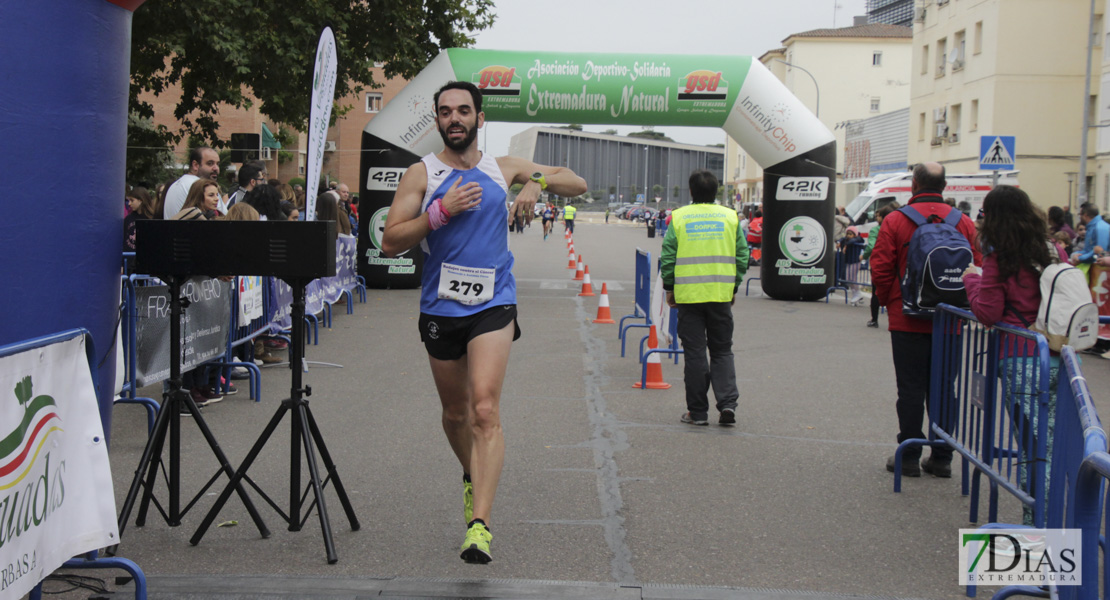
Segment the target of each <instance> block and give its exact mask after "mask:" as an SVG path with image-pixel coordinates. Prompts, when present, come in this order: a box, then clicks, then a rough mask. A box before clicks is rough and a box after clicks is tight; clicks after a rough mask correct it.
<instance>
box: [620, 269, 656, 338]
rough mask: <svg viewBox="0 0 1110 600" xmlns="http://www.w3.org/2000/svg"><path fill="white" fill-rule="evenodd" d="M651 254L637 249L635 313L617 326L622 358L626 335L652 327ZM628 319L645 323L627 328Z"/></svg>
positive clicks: (622, 318) (627, 316)
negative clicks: (631, 330) (640, 328)
mask: <svg viewBox="0 0 1110 600" xmlns="http://www.w3.org/2000/svg"><path fill="white" fill-rule="evenodd" d="M650 307H651V253H650V252H648V251H646V250H641V249H639V248H636V282H635V296H634V305H633V312H632V314H630V315H625V316H623V317H621V320H620V322H619V323H618V324H617V328H618V333H617V336H618V337H620V340H621V357H622V358H623V357H624V344H625V340H626V336H625V333H626V332H627V331H628V330H629V329H632V328H634V327H644V328H648V327H651V315H650V314H648V313H649V310H650ZM626 319H643V320H644V322H643V323H629V324H628V326H625V324H624V321H625V320H626Z"/></svg>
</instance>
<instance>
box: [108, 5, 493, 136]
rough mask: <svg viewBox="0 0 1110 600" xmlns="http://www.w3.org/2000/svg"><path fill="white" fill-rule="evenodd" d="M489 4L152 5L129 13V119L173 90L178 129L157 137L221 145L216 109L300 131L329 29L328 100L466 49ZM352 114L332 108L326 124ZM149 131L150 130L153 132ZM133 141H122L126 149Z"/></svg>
mask: <svg viewBox="0 0 1110 600" xmlns="http://www.w3.org/2000/svg"><path fill="white" fill-rule="evenodd" d="M492 10H493V0H423V1H422V2H412V1H410V0H364V1H360V2H352V1H351V0H267V1H266V2H258V1H257V0H190V1H188V2H176V1H170V0H156V1H151V2H146V3H144V4H143V5H142V6H141V7H139V8H138V9H137V10H136V11H135V14H134V20H133V25H132V38H131V89H130V98H129V100H130V111H131V113H132V114H134V115H135V117H136V118H137V119H150V118H152V117H153V116H154V109H153V107H152V106H151V105H150V103H148V102H142V101H140V100H139V94H140V93H141V92H144V91H149V92H153V93H155V94H159V93H162V92H165V91H167V90H169V89H170V88H171V86H174V85H180V86H181V90H182V95H181V100H180V101H179V102H178V104H177V107H176V108H175V110H174V117H175V118H176V119H177V120H178V121H179V122H181V125H182V128H181V131H176V132H171V131H163V132H162V133H163V134H164V141H165V142H166V143H169V142H171V141H173V142H176V141H180V140H181V139H182V136H188V135H195V136H198V137H200V138H202V139H204V140H206V142H207V143H209V144H211V145H213V146H217V147H218V146H222V145H223V141H222V140H220V139H219V137H218V135H217V133H216V129H217V126H218V119H219V110H220V108H222V107H224V106H227V105H230V106H233V107H236V108H244V107H249V106H250V100H249V99H248V95H253V97H254V98H257V99H258V101H259V103H260V105H259V107H258V108H259V110H260V111H261V112H262V114H264V115H266V116H267V117H268V118H269V119H272V120H273V121H274V122H276V123H287V124H289V125H292V126H293V127H296V128H298V129H301V130H303V129H304V128H305V126H306V124H307V122H308V116H309V102H310V97H309V94H308V92H307V90H308V89H309V86H310V82H311V78H312V69H313V66H314V60H315V55H316V45H317V41H318V39H319V36H320V31H321V30H322V29H323V28H324V27H325V26H326V25H330V26H331V28H332V30H333V31H334V32H335V37H336V44H337V47H338V74H337V75H338V76H337V80H336V89H335V94H336V97H337V98H339V97H343V96H345V95H347V94H350V93H359V92H361V91H362V90H363V89H366V88H367V87H377V86H378V85H380V82H377V81H375V80H374V77H373V75H372V74H371V71H370V69H371V68H372V67H373V66H374V62H375V61H378V62H381V63H383V64H384V71H385V73H384V74H385V76H386V77H393V76H401V77H412V76H414V75H416V74H417V73H419V72H420V70H421V69H422V68H424V66H425V65H426V64H427V63H428V61H430V60H431V59H432V58H434V57H435V56H436V55H437V54H438V53H439V51H440V50H441V49H444V48H454V47H465V46H469V45H470V44H472V43H473V42H474V38H473V37H472V34H473V33H474V32H476V31H480V30H482V29H485V28H487V27H489V26H490V25H492V24H493V20H494V14H493V12H492ZM349 109H350V107H349V106H346V107H336V109H335V110H333V111H332V123H333V124H334V122H335V119H336V117H337V116H341V115H342V114H344V113H345V112H346V111H347V110H349ZM155 131H157V130H155ZM130 142H131V140H129V143H130Z"/></svg>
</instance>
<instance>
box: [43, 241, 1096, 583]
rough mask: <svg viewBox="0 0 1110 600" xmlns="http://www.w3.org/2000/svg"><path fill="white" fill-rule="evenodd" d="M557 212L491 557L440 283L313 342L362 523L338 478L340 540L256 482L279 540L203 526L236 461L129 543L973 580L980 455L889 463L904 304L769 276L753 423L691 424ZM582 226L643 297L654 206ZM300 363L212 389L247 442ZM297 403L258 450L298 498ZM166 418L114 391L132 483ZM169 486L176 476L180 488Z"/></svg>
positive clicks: (280, 486) (250, 565)
mask: <svg viewBox="0 0 1110 600" xmlns="http://www.w3.org/2000/svg"><path fill="white" fill-rule="evenodd" d="M557 232H558V233H557V235H555V236H553V237H552V238H550V239H548V240H546V241H545V240H543V239H542V236H541V235H540V228H539V222H538V221H537V222H536V224H535V225H534V226H533V227H532V228H531V229H529V230H527V231H526V233H524V234H521V235H516V234H514V235H513V236H512V250H513V252H514V254H515V256H516V268H515V273H516V276H517V280H518V294H519V314H520V324H521V328H522V330H523V337H522V338H521V339H520V340H519V341H517V342H516V343H515V344H514V346H513V351H512V356H511V361H510V366H509V374H508V377H507V379H506V381H505V386H504V391H503V394H502V402H501V409H502V411H501V412H502V421H503V425H504V431H505V438H506V447H507V448H506V460H505V467H504V472H503V474H502V477H501V484H500V488H499V490H498V496H497V499H496V502H495V505H494V514H493V519H492V520H493V522H492V524H491V530H492V532H493V535H494V540H493V555H494V561H493V563H491V564H489V565H486V566H475V565H468V564H465V563H463V562H462V561H461V560H459V558H458V547H459V544H460V543H461V541H462V537H463V534H464V523H463V516H462V501H461V492H462V486H461V482H460V479H461V477H460V476H461V469H460V468H459V466H458V464H457V462H456V460H455V458H454V456H453V455H452V454H451V452H450V450H449V448H448V446H447V443H446V441H445V439H444V437H443V434H442V431H441V428H440V421H439V407H438V399H437V396H436V393H435V389H434V386H433V383H432V379H431V376H430V373H429V369H428V366H427V360H426V358H425V356H426V354H425V353H424V350H423V347H422V345H421V344H420V341H419V336H418V333H417V329H416V322H417V317H418V302H417V298H418V291H417V290H370V291H369V298H368V302H367V303H366V304H357V303H356V305H355V306H354V314H353V315H347V314H345V311H344V310H343V307H342V306H337V307H336V310H335V317H334V326H333V328H331V329H330V330H321V333H320V344H319V345H318V346H310V347H309V350H308V355H309V356H308V357H309V359H310V360H313V361H322V362H328V363H337V364H341V365H342V368H334V367H325V366H319V365H313V366H310V370H309V372H308V373H307V374H306V375H305V383H307V384H308V385H310V386H311V387H312V396H311V398H310V399H309V400H310V408H311V411H312V413H313V414H314V416H315V418H316V419H317V421H318V422H319V426H320V429H321V431H322V434H323V436H324V438H325V440H326V444H327V447H328V449H329V450H330V452H331V455H332V457H333V459H334V462H335V464H336V465H337V468H338V472H339V475H340V477H341V479H342V482H343V484H344V485H345V486H346V489H347V491H348V493H349V496H350V498H351V501H352V503H353V506H354V511H355V513H356V515H357V517H358V520H359V522H360V524H361V528H360V529H359V530H358V531H352V530H351V526H350V523H349V522H348V520H347V518H346V517H345V516H344V515H343V511H342V509H341V508H340V505H339V503H338V501H337V499H336V495H335V491H334V489H333V488H332V487H331V486H329V487H328V488H327V490H326V492H325V498H326V501H327V507H328V510H329V512H330V515H331V525H332V529H333V531H334V535H335V545H336V549H337V553H338V556H339V561H338V562H337V563H336V564H333V565H329V564H327V562H326V560H325V552H324V544H323V538H322V534H321V527H320V524H319V521H318V520H317V517H316V513H315V512H313V513H312V514H311V515H310V518H309V519H308V521H307V522H306V523H305V526H304V528H303V529H302V530H301V531H298V532H291V531H287V526H286V525H285V523H284V522H282V520H281V517H280V516H279V515H278V513H277V512H275V511H274V509H272V508H271V507H269V506H267V505H266V504H265V503H264V502H262V501H261V500H259V497H258V494H257V493H256V492H254V491H253V490H252V491H250V494H251V497H252V498H254V499H255V502H256V504H257V505H258V506H259V510H260V511H261V514H262V516H263V518H264V520H265V521H266V523H267V525H268V526H269V528H270V529H271V530H272V532H273V533H272V536H271V537H270V538H269V539H262V538H261V537H260V535H259V532H258V530H257V529H255V527H254V525H253V524H252V523H251V519H250V517H249V516H248V515H247V513H246V511H245V509H244V507H243V505H242V504H241V503H240V501H239V500H238V499H237V498H233V499H232V500H231V501H230V502H229V503H228V505H227V506H226V507H224V508H223V510H222V511H220V513H219V515H218V517H217V518H216V522H217V523H223V524H225V526H221V527H214V528H212V529H210V530H209V531H208V532H207V534H206V536H205V537H204V538H203V540H202V541H201V542H200V544H199V545H198V546H195V547H194V546H192V545H190V543H189V538H190V537H191V536H192V535H193V533H194V531H195V530H196V528H197V526H198V525H199V524H200V522H201V520H202V518H203V517H204V514H205V512H207V510H208V508H209V507H210V506H212V504H213V502H214V499H215V495H216V494H217V493H218V492H219V491H220V490H221V489H222V488H223V487H224V485H225V483H226V481H227V480H226V478H219V479H218V480H217V483H216V485H215V486H214V487H213V488H212V489H210V490H208V491H207V492H206V493H205V494H204V495H202V497H201V498H200V500H199V502H198V504H197V506H196V507H194V508H193V509H192V510H191V511H190V512H189V513H187V514H186V515H185V518H184V519H183V523H182V525H181V526H179V527H169V526H168V525H167V524H166V523H165V522H164V521H163V520H161V518H160V517H159V516H158V515H157V514H156V513H153V512H152V514H151V516H150V517H149V518H148V521H147V523H146V525H145V526H144V527H137V526H135V523H134V519H133V518H132V521H131V522H130V523H128V524H127V527H126V531H125V532H124V534H123V536H122V540H123V542H122V544H121V545H120V547H119V554H120V555H121V556H125V557H128V558H131V559H133V560H135V561H136V562H137V563H138V564H139V565H140V566H141V567H142V568H143V569H144V571H145V572H146V574H147V575H148V576H149V578H150V585H151V588H150V597H151V598H164V599H183V598H259V597H281V598H285V597H297V598H356V597H435V598H442V597H497V598H533V597H536V598H540V597H542V598H552V597H568V598H648V597H651V598H752V599H754V598H760V599H767V600H771V599H782V598H795V597H804V598H840V597H858V596H863V597H897V598H910V597H913V598H952V599H955V598H960V597H963V590H962V588H960V587H959V586H958V585H957V577H958V573H957V548H958V543H957V530H958V529H960V528H961V527H967V526H968V499H967V498H966V497H964V496H961V495H960V489H959V479H958V478H955V479H948V480H942V479H934V478H931V477H928V476H926V477H924V478H921V479H907V480H905V482H904V487H903V492H902V493H901V494H894V493H893V492H892V478H891V476H890V474H888V473H887V472H886V471H885V469H884V463H885V461H886V458H887V457H888V456H889V455H891V454H892V452H893V451H894V448H895V444H894V438H895V433H896V419H895V413H894V398H895V386H894V374H893V366H892V363H891V359H890V342H889V335H888V334H887V333H886V331H885V324H886V322H885V316H884V317H880V322H881V323H882V325H883V327H884V329H869V328H866V327H865V326H864V322H865V321H866V320H867V319H868V316H869V315H868V313H867V309H866V308H855V307H850V306H847V305H845V304H844V302H843V296H842V295H838V296H837V297H835V298H834V302H832V303H830V304H825V303H824V302H812V303H799V302H782V301H775V300H770V299H768V298H765V297H762V296H761V295H760V294H759V293H758V291H757V289H758V282H756V284H755V285H753V288H752V289H753V292H752V295H751V296H748V297H745V296H743V295H741V296H740V297H738V298H737V300H736V303H735V307H734V315H735V318H736V330H735V337H734V351H735V355H736V365H737V374H738V379H739V382H738V383H739V387H740V390H741V395H740V407H739V410H738V426H737V427H735V428H722V427H719V426H717V425H716V418H715V415H711V422H712V424H711V425H710V426H709V427H697V428H696V427H691V426H687V425H683V424H681V423H679V420H678V419H679V416H680V415H681V413H682V412H684V410H685V403H684V399H683V396H684V395H683V391H682V390H683V388H682V366H681V362H680V364H679V365H675V364H673V362H670V361H668V360H664V361H663V366H662V370H663V376H664V380H665V381H667V382H668V383H671V384H672V385H673V387H671V388H670V389H669V390H648V391H640V390H634V389H633V388H632V383H633V382H634V381H638V380H639V373H640V369H639V366H638V363H637V361H636V359H635V358H634V357H629V358H621V357H620V343H619V340H618V339H617V327H616V326H615V325H594V324H592V323H591V322H590V321H592V319H593V318H594V317H595V316H596V312H597V298H596V297H595V298H584V297H578V296H577V294H578V292H579V291H580V284H579V283H577V282H572V281H570V279H571V276H572V272H571V271H569V270H567V269H566V265H567V249H566V245H565V243H564V240H563V238H562V235H561V227H559V228H558V230H557ZM574 242H575V246H576V249H577V250H578V251H579V252H580V253H581V254H582V255H583V258H584V262H585V263H586V264H587V265H589V267H590V272H591V277H592V280H593V286H594V288H595V291H596V292H598V293H600V290H601V284H602V282H606V283H608V287H609V298H610V301H611V304H612V311H613V315H614V317H616V318H617V319H619V317H620V316H621V315H624V314H628V313H630V312H631V308H632V283H633V269H634V267H633V262H634V260H633V259H634V252H635V248H636V247H638V246H639V247H642V248H644V249H646V250H649V251H650V252H651V253H652V257H653V262H654V259H655V257H656V256H658V252H659V249H660V246H661V240H660V239H659V238H655V239H648V238H647V237H646V234H645V230H644V228H643V227H642V226H641V227H633V226H627V225H616V224H613V225H608V226H606V225H603V224H600V223H595V224H591V223H580V224H579V226H578V230H577V232H576V234H575V236H574ZM836 300H838V301H836ZM637 331H643V330H637ZM640 335H641V334H639V333H633V334H632V336H631V337H632V339H633V340H635V341H638V339H639V337H640ZM1085 371H1086V373H1087V376H1088V378H1089V380H1090V382H1091V386H1092V389H1093V390H1094V393H1095V395H1096V402H1097V403H1098V404H1099V406H1100V408H1102V409H1103V411H1102V412H1103V414H1110V412H1108V411H1110V406H1107V402H1106V401H1105V398H1103V397H1099V396H1100V395H1102V391H1103V390H1106V389H1108V388H1107V385H1106V384H1107V374H1106V367H1105V365H1104V364H1103V363H1102V360H1101V359H1099V358H1097V357H1092V358H1088V359H1087V361H1086V364H1085ZM289 382H290V376H289V372H288V370H287V369H272V368H269V369H264V370H263V401H262V402H260V403H255V402H251V401H249V400H248V399H247V398H246V391H245V390H244V391H242V392H240V393H239V395H238V396H233V397H229V398H227V399H225V400H224V401H223V402H221V403H218V404H215V405H212V406H210V407H207V408H205V409H204V417H205V419H206V420H207V422H208V424H209V425H210V426H211V427H212V430H213V432H214V433H215V435H216V437H217V439H218V440H219V442H220V445H221V446H222V448H223V449H224V451H225V452H227V454H228V455H229V457H230V459H231V462H232V464H233V465H235V466H238V464H240V462H241V461H242V460H243V458H244V456H245V455H246V453H247V451H248V449H249V448H250V446H251V444H252V443H253V442H254V440H255V439H256V438H257V437H258V435H259V434H260V433H261V431H262V429H263V427H264V426H265V424H266V423H267V421H268V420H269V419H270V417H271V416H272V415H273V414H274V412H275V411H276V410H277V408H278V406H279V403H280V401H281V399H283V398H285V397H288V395H289ZM242 383H243V385H244V386H245V382H242ZM150 391H152V392H157V391H158V390H157V389H155V390H150ZM289 422H290V421H289V419H288V417H287V418H286V419H285V420H284V421H283V422H282V423H281V424H280V425H279V427H278V430H277V432H276V433H275V435H274V436H273V437H272V438H271V440H270V442H269V444H268V445H267V446H266V447H265V449H264V451H263V452H262V454H261V456H260V458H259V460H258V462H257V463H256V465H255V466H254V467H253V468H252V469H251V471H250V476H251V478H252V479H253V480H254V481H255V482H256V483H257V484H258V485H259V486H260V487H261V488H262V489H263V490H265V491H266V492H267V494H269V495H270V496H271V497H272V498H273V499H274V501H275V502H276V503H277V505H278V506H279V507H281V508H282V510H287V508H288V505H289V493H290V490H289V487H290V486H289V462H290V455H289V438H290V433H289ZM183 423H184V424H183V431H184V442H183V468H182V470H183V478H184V482H185V483H184V489H185V490H187V491H188V492H191V493H195V491H196V490H198V489H200V487H201V486H203V485H204V483H205V482H206V481H207V480H208V478H209V477H211V476H212V475H213V473H215V472H216V469H217V464H216V462H215V459H214V458H213V456H212V453H211V452H210V451H209V450H208V448H207V446H206V445H204V443H203V439H202V438H201V436H200V435H199V432H198V430H197V428H196V426H195V425H193V424H192V423H189V422H188V419H183ZM145 441H146V436H145V418H144V415H143V413H142V410H141V409H139V408H138V407H130V406H123V407H120V406H117V408H116V412H115V418H114V425H113V438H112V444H113V445H112V448H111V460H112V467H113V474H114V478H115V492H116V498H117V507H118V505H119V504H122V501H123V498H124V495H125V494H126V492H127V489H128V486H129V484H130V482H131V480H132V477H133V475H134V470H135V467H136V465H137V464H138V461H139V457H140V454H141V452H142V449H143V445H144V443H145ZM166 493H167V492H166V489H165V486H164V484H161V485H160V486H159V488H158V491H157V496H158V498H159V499H160V500H161V501H162V502H163V503H164V502H165V498H166ZM185 499H186V500H187V499H188V498H185ZM1002 508H1003V510H1002V516H1003V518H1004V519H1015V518H1020V509H1019V508H1018V507H1017V505H1016V503H1015V502H1007V501H1006V500H1004V501H1003V505H1002ZM983 514H985V513H983ZM229 522H234V523H237V525H230V523H229ZM48 589H49V587H48ZM123 589H124V590H126V589H128V588H126V587H125V588H123ZM790 590H793V591H790ZM988 593H989V590H981V591H980V594H988ZM74 594H76V593H74ZM71 595H72V594H71ZM73 597H77V596H75V595H74V596H73ZM82 597H84V596H82Z"/></svg>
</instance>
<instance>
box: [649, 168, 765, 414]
mask: <svg viewBox="0 0 1110 600" xmlns="http://www.w3.org/2000/svg"><path fill="white" fill-rule="evenodd" d="M690 194H691V196H693V199H694V203H693V204H690V205H689V206H684V207H682V208H679V209H678V210H675V211H674V212H673V213H672V214H671V227H669V228H668V229H667V235H666V237H665V238H664V239H663V254H662V257H661V262H660V267H659V270H660V273H661V274H662V276H663V289H664V290H666V292H667V304H668V305H669V306H670V307H671V308H677V309H678V337H679V339H680V340H682V350H683V355H684V360H685V364H686V367H685V372H684V377H683V379H684V380H685V383H686V408H687V412H686V413H684V414H683V415H682V418H681V421H682V422H683V423H687V424H689V425H708V424H709V385H710V383H712V384H713V395H714V396H715V397H716V399H717V410H718V411H719V412H720V418H719V420H718V423H720V424H721V425H726V426H731V425H734V424H735V423H736V405H737V402H736V401H737V399H738V398H739V397H740V392H739V391H738V390H737V389H736V365H735V364H734V361H733V356H732V330H733V324H732V303H733V302H734V301H735V299H736V290H737V289H738V288H739V287H740V282H742V281H743V280H744V273H746V272H747V270H748V244H747V243H746V242H745V241H744V232H743V231H742V230H741V229H740V227H739V226H738V225H739V222H738V220H737V218H736V211H734V210H732V209H729V208H726V207H723V206H718V205H717V204H714V202H713V199H714V198H716V197H717V178H716V177H715V176H714V175H713V174H712V173H710V172H709V171H706V170H704V169H700V170H697V171H694V172H693V173H691V174H690ZM706 349H708V350H709V359H708V360H706Z"/></svg>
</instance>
